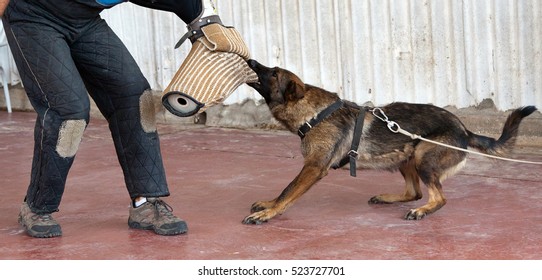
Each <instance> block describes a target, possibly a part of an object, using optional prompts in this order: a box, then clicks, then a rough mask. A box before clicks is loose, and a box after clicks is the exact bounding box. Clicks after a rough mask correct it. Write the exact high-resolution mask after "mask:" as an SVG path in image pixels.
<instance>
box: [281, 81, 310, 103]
mask: <svg viewBox="0 0 542 280" xmlns="http://www.w3.org/2000/svg"><path fill="white" fill-rule="evenodd" d="M284 96H285V98H286V100H288V101H294V100H299V99H301V98H303V97H305V84H303V83H299V82H297V81H293V80H292V81H289V82H288V85H287V86H286V91H285V92H284Z"/></svg>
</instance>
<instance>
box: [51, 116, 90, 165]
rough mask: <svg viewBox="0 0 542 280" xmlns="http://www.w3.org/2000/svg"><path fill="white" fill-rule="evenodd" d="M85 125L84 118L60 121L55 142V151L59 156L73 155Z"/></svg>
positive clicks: (77, 147)
mask: <svg viewBox="0 0 542 280" xmlns="http://www.w3.org/2000/svg"><path fill="white" fill-rule="evenodd" d="M86 126H87V123H86V121H85V120H66V121H64V122H62V124H61V125H60V130H59V132H58V141H57V143H56V152H57V153H58V154H59V155H60V156H61V157H64V158H67V157H73V156H75V153H77V149H79V144H80V143H81V139H82V138H83V132H84V131H85V128H86Z"/></svg>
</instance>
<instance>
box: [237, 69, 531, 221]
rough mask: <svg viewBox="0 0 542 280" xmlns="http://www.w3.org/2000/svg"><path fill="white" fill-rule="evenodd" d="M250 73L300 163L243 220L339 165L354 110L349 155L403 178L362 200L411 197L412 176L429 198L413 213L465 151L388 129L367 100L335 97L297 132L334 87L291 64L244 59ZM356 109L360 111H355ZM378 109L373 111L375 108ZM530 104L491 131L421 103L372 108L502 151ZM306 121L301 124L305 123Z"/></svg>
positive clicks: (416, 128) (423, 211)
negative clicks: (392, 190) (358, 126)
mask: <svg viewBox="0 0 542 280" xmlns="http://www.w3.org/2000/svg"><path fill="white" fill-rule="evenodd" d="M247 63H248V65H249V67H250V68H251V69H252V70H254V72H256V74H257V75H258V82H256V83H249V84H248V85H249V86H251V87H252V88H254V89H255V90H256V91H258V92H259V93H260V94H261V96H262V97H263V98H264V99H265V102H266V103H267V105H268V106H269V109H270V111H271V113H272V115H273V116H274V118H275V119H277V120H278V121H279V122H280V123H282V124H283V125H284V126H285V127H286V128H287V129H288V130H290V131H292V132H293V133H299V134H300V136H301V151H302V154H303V157H304V166H303V168H302V170H301V172H300V173H299V174H298V175H297V177H295V179H294V180H293V181H292V182H291V183H290V184H289V185H288V186H287V187H286V188H285V189H284V190H283V191H282V193H281V194H280V195H279V196H278V197H277V198H275V199H273V200H270V201H258V202H255V203H254V204H253V205H252V207H251V213H252V214H251V215H249V216H247V217H246V218H245V219H244V220H243V223H244V224H261V223H263V222H266V221H268V220H270V219H271V218H273V217H275V216H276V215H280V214H282V213H284V211H286V209H287V208H288V207H290V206H291V205H292V204H293V203H294V202H295V201H296V200H297V199H299V198H300V197H301V195H303V194H304V193H305V192H307V191H308V190H309V189H310V188H311V187H312V186H313V185H314V184H315V183H317V182H318V181H319V180H320V179H322V178H323V177H325V176H326V175H327V174H328V170H329V169H330V168H332V167H334V168H338V167H340V163H341V161H342V159H343V158H345V156H346V155H347V154H349V151H350V150H351V144H352V141H353V140H354V139H353V138H354V136H353V135H354V130H355V129H354V127H355V123H356V119H358V115H359V116H360V118H359V119H360V120H361V119H363V123H364V125H363V128H362V130H361V132H360V133H359V134H360V135H361V138H360V139H358V140H360V144H359V147H358V148H357V150H356V153H355V157H354V159H355V160H354V162H355V163H356V164H357V167H358V168H359V169H379V170H389V171H396V170H399V171H400V172H401V174H402V175H403V177H404V179H405V182H406V184H405V190H404V192H403V193H402V194H380V195H377V196H374V197H372V198H371V199H370V200H369V203H370V204H382V203H394V202H407V201H414V200H418V199H421V198H422V191H421V189H420V180H421V181H422V182H423V183H424V184H425V185H426V186H427V188H428V194H429V198H428V201H427V203H426V204H425V205H423V206H421V207H419V208H416V209H412V210H410V211H409V212H408V213H406V215H405V216H404V218H405V219H407V220H419V219H422V218H423V217H425V216H426V215H427V214H430V213H433V212H435V211H437V210H438V209H440V208H441V207H442V206H444V204H446V199H445V197H444V194H443V192H442V185H441V183H442V182H443V181H444V180H445V179H446V178H447V177H449V176H451V175H453V174H454V173H456V172H457V171H459V170H460V169H461V168H462V167H463V166H464V165H465V161H466V153H465V152H463V151H459V150H454V149H450V148H446V147H442V146H440V145H435V144H431V143H428V142H425V141H420V140H416V139H412V138H411V137H408V136H404V135H402V134H396V133H393V132H392V131H390V129H389V128H388V126H387V125H386V122H384V121H382V120H381V119H379V118H378V117H376V115H378V114H376V113H375V110H374V108H364V107H360V106H358V105H356V104H355V103H352V102H348V101H343V102H342V103H339V104H340V106H339V107H338V109H336V110H335V111H333V112H332V113H331V114H329V115H328V116H327V117H325V118H324V119H323V120H322V121H321V122H320V123H318V124H316V125H313V126H312V128H310V130H309V131H308V132H307V131H305V132H304V134H301V133H300V132H299V130H300V127H302V126H304V125H305V123H307V122H309V121H310V120H311V119H313V118H314V117H315V116H317V115H318V114H319V113H320V112H322V111H324V110H325V109H326V108H328V107H329V106H330V105H331V104H334V103H336V102H337V101H338V100H340V98H339V97H338V96H337V94H336V93H332V92H328V91H326V90H324V89H321V88H318V87H315V86H312V85H309V84H305V83H303V81H301V79H300V78H299V77H297V76H296V75H295V74H293V73H292V72H290V71H288V70H285V69H281V68H278V67H275V68H268V67H266V66H264V65H262V64H260V63H258V62H257V61H255V60H249V61H247ZM362 110H363V111H362ZM380 110H381V111H380ZM534 111H536V108H535V107H534V106H527V107H522V108H519V109H516V110H514V111H513V112H512V113H511V114H510V115H509V116H508V119H507V120H506V123H505V124H504V128H503V131H502V134H501V136H500V138H499V139H493V138H490V137H486V136H481V135H477V134H474V133H473V132H471V131H469V130H468V129H467V128H465V126H464V125H463V123H462V122H461V121H460V120H459V119H458V118H457V117H456V116H455V115H453V114H452V113H450V112H448V111H446V110H444V109H442V108H439V107H436V106H433V105H426V104H410V103H399V102H396V103H391V104H389V105H385V106H382V107H380V108H379V109H377V111H376V112H377V113H378V112H383V113H384V114H383V115H382V114H380V115H379V117H382V118H383V116H387V117H388V118H389V120H391V121H394V122H395V123H397V124H398V125H400V126H401V128H402V129H404V130H406V131H408V132H410V133H413V134H416V135H420V136H422V137H424V138H427V139H430V140H434V141H438V142H442V143H445V144H448V145H453V146H456V147H460V148H467V147H472V148H475V149H477V150H479V151H481V152H484V153H487V154H492V155H504V154H506V152H508V151H509V150H510V149H511V148H512V146H513V145H514V143H515V138H516V136H517V134H518V127H519V124H520V122H521V120H522V119H523V118H525V117H527V116H528V115H530V114H531V113H533V112H534ZM305 126H307V125H305Z"/></svg>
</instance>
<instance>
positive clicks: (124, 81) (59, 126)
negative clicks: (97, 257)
mask: <svg viewBox="0 0 542 280" xmlns="http://www.w3.org/2000/svg"><path fill="white" fill-rule="evenodd" d="M60 8H62V7H60ZM3 23H4V27H5V30H6V34H7V38H8V42H9V45H10V48H11V50H12V52H13V56H14V59H15V62H16V64H17V68H18V70H19V74H20V76H21V81H22V83H23V85H24V88H25V90H26V93H27V95H28V98H29V100H30V102H31V104H32V106H33V107H34V109H35V111H36V112H37V119H36V124H35V130H34V140H35V141H34V142H35V145H34V156H33V161H32V172H31V179H30V184H29V187H28V191H27V194H26V198H25V199H26V201H27V202H28V204H29V206H30V208H31V209H32V211H33V212H35V213H40V214H43V213H51V212H55V211H58V207H59V204H60V201H61V198H62V195H63V193H64V189H65V185H66V178H67V176H68V172H69V170H70V168H71V166H72V163H73V161H74V158H75V151H76V150H77V148H78V144H79V142H77V140H78V139H75V140H73V141H71V142H70V141H67V143H68V144H71V145H74V144H73V143H74V142H75V145H74V146H73V147H69V145H68V149H67V150H68V152H65V151H64V152H59V151H62V148H64V150H66V149H65V148H66V147H59V146H60V145H61V144H63V145H64V144H65V143H61V142H63V141H64V140H61V139H60V138H62V137H61V136H62V133H66V134H69V133H73V131H75V134H76V136H75V138H77V134H78V132H77V131H78V130H77V129H71V130H73V131H71V132H70V131H68V132H66V131H64V130H67V128H66V127H68V128H69V127H70V126H69V125H67V124H71V123H75V124H77V122H78V121H79V126H83V127H82V129H81V132H80V134H81V135H79V137H80V136H82V130H84V128H85V127H86V125H87V124H88V122H89V117H90V100H89V95H90V97H92V99H93V100H94V102H95V103H96V105H97V107H98V108H99V110H100V112H101V113H102V114H103V116H104V117H105V119H106V120H107V122H108V123H109V129H110V131H111V135H112V138H113V142H114V145H115V150H116V153H117V157H118V161H119V163H120V166H121V167H122V171H123V174H124V180H125V183H126V187H127V189H128V193H129V195H130V197H131V198H135V197H138V196H145V197H160V196H168V195H169V190H168V186H167V182H166V177H165V171H164V166H163V161H162V156H161V153H160V141H159V137H158V134H157V132H156V128H155V127H154V118H153V117H154V114H152V120H150V121H149V120H143V122H144V123H147V125H143V124H142V114H141V112H142V110H141V108H140V107H141V104H142V102H141V100H142V98H141V96H142V95H143V93H144V92H146V91H147V90H149V88H150V86H149V83H148V81H147V80H146V78H145V77H144V76H143V74H142V73H141V70H140V69H139V67H138V66H137V64H136V62H135V60H134V59H133V57H132V56H131V54H130V53H129V52H128V50H127V48H126V47H125V46H124V44H123V43H122V42H121V40H120V39H119V38H118V37H117V36H116V34H115V33H114V32H113V31H112V30H111V29H110V27H109V26H108V25H107V23H106V22H105V21H104V20H103V19H101V18H100V17H99V16H98V17H95V18H91V19H74V20H73V21H67V20H66V19H59V18H57V17H56V16H55V13H51V12H50V11H47V10H45V9H43V8H41V7H39V6H38V5H36V4H35V2H34V1H30V0H18V1H11V3H10V5H9V6H8V8H7V10H6V11H5V13H4V16H3ZM147 99H148V98H147ZM147 103H148V102H147ZM152 112H153V113H154V109H153V110H152ZM70 120H71V121H73V122H71V123H70ZM83 120H84V122H83ZM149 122H151V123H152V128H151V129H149V125H148V123H149ZM76 126H77V125H76ZM68 130H69V129H68ZM59 135H60V136H59ZM79 141H80V139H79ZM64 142H65V141H64ZM89 172H92V170H89ZM111 187H114V186H111Z"/></svg>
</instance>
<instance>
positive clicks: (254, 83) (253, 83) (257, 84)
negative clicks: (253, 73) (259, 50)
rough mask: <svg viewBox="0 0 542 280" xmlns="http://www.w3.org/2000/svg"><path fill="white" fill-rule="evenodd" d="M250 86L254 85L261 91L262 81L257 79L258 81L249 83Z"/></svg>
mask: <svg viewBox="0 0 542 280" xmlns="http://www.w3.org/2000/svg"><path fill="white" fill-rule="evenodd" d="M247 85H248V86H250V87H252V88H253V89H255V90H257V91H259V90H260V88H261V86H262V85H261V84H260V81H257V82H252V83H247Z"/></svg>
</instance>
